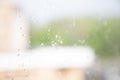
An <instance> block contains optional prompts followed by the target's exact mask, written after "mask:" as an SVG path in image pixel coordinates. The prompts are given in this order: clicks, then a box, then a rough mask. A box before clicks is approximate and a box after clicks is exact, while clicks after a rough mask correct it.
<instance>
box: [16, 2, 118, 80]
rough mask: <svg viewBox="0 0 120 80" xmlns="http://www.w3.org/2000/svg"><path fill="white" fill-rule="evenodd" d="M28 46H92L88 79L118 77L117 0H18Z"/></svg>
mask: <svg viewBox="0 0 120 80" xmlns="http://www.w3.org/2000/svg"><path fill="white" fill-rule="evenodd" d="M18 3H19V5H20V6H21V10H22V11H23V13H24V14H25V15H26V17H27V18H28V19H29V21H30V28H31V31H30V42H31V48H32V49H33V48H36V47H38V46H41V47H44V46H52V47H55V46H71V47H73V46H81V45H87V46H90V47H92V48H93V49H94V50H95V53H96V55H97V58H96V61H95V64H94V65H93V66H92V67H91V68H89V69H87V70H86V78H87V80H120V63H119V61H120V59H119V58H120V37H119V36H120V1H119V0H21V1H18Z"/></svg>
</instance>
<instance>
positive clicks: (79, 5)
mask: <svg viewBox="0 0 120 80" xmlns="http://www.w3.org/2000/svg"><path fill="white" fill-rule="evenodd" d="M19 4H20V5H21V7H22V8H23V12H25V14H26V15H27V16H28V17H30V19H32V20H34V21H39V22H41V23H44V22H48V21H50V20H52V19H57V18H61V17H64V16H65V17H69V16H71V17H74V16H82V15H100V16H108V15H109V16H110V15H119V13H120V1H119V0H20V1H19Z"/></svg>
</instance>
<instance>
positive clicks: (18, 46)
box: [0, 0, 28, 52]
mask: <svg viewBox="0 0 120 80" xmlns="http://www.w3.org/2000/svg"><path fill="white" fill-rule="evenodd" d="M27 47H28V22H27V21H26V19H25V17H23V15H22V14H21V12H20V10H19V9H18V8H17V6H16V5H15V4H13V0H0V52H7V51H16V50H24V49H26V48H27Z"/></svg>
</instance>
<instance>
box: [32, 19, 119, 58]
mask: <svg viewBox="0 0 120 80" xmlns="http://www.w3.org/2000/svg"><path fill="white" fill-rule="evenodd" d="M119 29H120V18H115V17H112V18H101V17H100V18H97V17H83V18H66V19H61V20H55V21H53V22H50V23H49V24H48V25H42V26H41V25H36V24H32V27H31V45H32V47H33V48H34V47H36V46H40V45H41V46H80V45H88V46H91V47H92V48H93V49H95V51H96V53H97V54H98V55H99V56H102V57H107V56H108V57H110V56H120V42H119V41H120V37H119V35H120V32H119Z"/></svg>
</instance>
